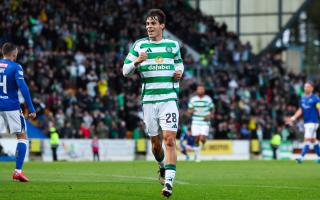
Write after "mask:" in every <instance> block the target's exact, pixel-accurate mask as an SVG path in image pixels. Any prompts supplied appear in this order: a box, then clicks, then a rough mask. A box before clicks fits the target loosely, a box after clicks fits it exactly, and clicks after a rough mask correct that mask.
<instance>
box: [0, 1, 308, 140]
mask: <svg viewBox="0 0 320 200" xmlns="http://www.w3.org/2000/svg"><path fill="white" fill-rule="evenodd" d="M164 2H165V3H164ZM183 2H184V1H183V0H179V1H167V0H155V1H144V0H114V1H102V0H95V1H92V0H83V1H78V0H69V1H62V0H55V1H37V0H33V1H23V0H13V1H9V0H5V1H4V2H3V3H1V4H0V19H1V20H0V44H3V43H4V42H6V41H12V42H14V43H16V44H17V45H19V50H20V55H19V60H18V61H19V62H20V63H21V64H22V65H23V66H24V71H25V76H26V80H27V82H28V85H29V89H30V92H31V94H32V97H34V99H33V101H34V103H35V107H36V108H37V113H38V116H39V117H38V118H37V120H36V121H34V122H33V123H34V124H35V125H36V126H38V127H40V128H41V129H42V130H44V131H46V130H48V127H49V122H53V123H54V124H55V126H56V128H57V129H58V130H59V131H58V132H59V134H60V135H61V137H65V138H91V137H93V136H94V135H97V136H98V137H99V138H140V137H145V134H144V128H143V123H142V122H141V110H140V107H141V106H140V95H139V94H140V80H139V76H138V75H134V76H133V77H130V78H124V77H123V75H122V64H123V60H124V58H125V56H126V54H127V52H128V50H129V48H130V46H131V45H132V44H133V42H134V40H136V39H138V38H141V37H143V36H144V35H145V30H144V21H143V19H144V17H143V14H144V13H146V11H147V10H148V9H149V8H152V7H159V8H162V9H163V10H164V11H165V12H166V14H167V25H168V26H167V27H168V29H169V30H170V31H172V32H173V33H174V34H176V35H177V36H178V37H180V38H181V39H183V40H184V41H185V42H186V43H187V44H189V45H191V46H193V47H194V48H195V49H197V50H199V52H201V58H200V61H199V62H195V61H194V60H193V59H192V57H191V56H190V55H188V53H187V52H186V51H185V49H183V51H182V53H183V55H182V56H183V59H184V64H185V68H186V70H185V76H184V79H183V80H182V81H181V86H180V87H181V93H180V102H179V104H180V108H181V117H180V118H181V120H180V124H181V127H183V126H187V125H190V118H189V117H188V115H187V103H188V100H189V98H190V97H191V96H192V95H193V93H194V90H195V87H196V84H197V82H198V81H201V82H203V83H204V84H205V86H206V89H207V91H208V94H209V95H210V96H212V97H213V99H214V103H215V109H216V114H215V118H214V119H213V120H212V133H214V134H212V135H211V137H214V138H219V139H234V138H239V139H248V138H252V137H259V138H261V137H263V138H265V139H268V138H270V137H271V134H272V133H274V132H281V134H282V136H283V137H285V138H288V137H289V138H290V137H294V135H292V134H291V135H290V134H289V130H288V128H286V127H285V126H283V117H284V116H286V115H288V114H292V112H293V111H294V110H295V109H296V106H297V102H298V98H299V96H300V95H301V94H302V87H303V81H304V79H305V77H304V76H303V75H294V74H291V73H288V72H287V71H286V66H284V64H283V63H282V62H281V59H280V57H279V55H278V54H267V55H264V56H263V57H261V58H259V59H255V58H254V56H253V53H252V49H251V46H250V43H242V42H241V41H240V40H239V38H238V37H237V36H236V35H235V34H234V33H232V32H228V28H227V25H226V24H219V23H217V22H215V20H214V18H213V17H210V16H205V15H203V14H201V12H200V11H196V10H193V9H191V8H190V7H189V6H187V5H186V4H184V3H183ZM199 77H201V80H199Z"/></svg>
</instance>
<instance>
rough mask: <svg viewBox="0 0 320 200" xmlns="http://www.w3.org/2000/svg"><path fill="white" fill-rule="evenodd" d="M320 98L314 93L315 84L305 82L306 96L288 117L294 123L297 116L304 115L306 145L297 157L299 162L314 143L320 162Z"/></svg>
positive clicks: (289, 121)
mask: <svg viewBox="0 0 320 200" xmlns="http://www.w3.org/2000/svg"><path fill="white" fill-rule="evenodd" d="M319 113H320V98H319V97H318V96H317V95H315V94H313V84H312V83H311V82H306V83H305V84H304V96H302V97H301V99H300V102H299V109H298V110H297V111H296V113H295V114H294V115H293V116H292V117H290V118H287V119H286V123H287V124H292V122H294V121H295V120H296V119H297V118H299V117H300V116H301V115H303V120H304V146H303V149H302V151H301V156H300V157H299V158H297V159H296V161H297V163H299V164H300V163H302V161H303V158H304V156H305V155H306V154H307V153H308V151H309V148H310V145H311V144H313V143H315V144H314V148H313V149H314V152H315V153H316V154H317V155H318V160H317V162H318V163H320V148H319V147H320V146H319V143H318V141H317V129H318V127H319Z"/></svg>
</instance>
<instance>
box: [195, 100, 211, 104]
mask: <svg viewBox="0 0 320 200" xmlns="http://www.w3.org/2000/svg"><path fill="white" fill-rule="evenodd" d="M192 102H193V104H195V103H209V101H206V100H195V101H192Z"/></svg>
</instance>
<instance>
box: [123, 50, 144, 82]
mask: <svg viewBox="0 0 320 200" xmlns="http://www.w3.org/2000/svg"><path fill="white" fill-rule="evenodd" d="M145 60H147V54H146V53H144V52H142V53H140V55H139V53H138V51H137V47H136V45H135V44H134V45H133V47H132V48H131V49H130V51H129V53H128V55H127V57H126V59H125V60H124V64H123V68H122V73H123V76H125V77H127V76H130V75H132V74H133V73H134V71H135V69H136V68H137V67H139V65H140V64H141V63H142V62H143V61H145Z"/></svg>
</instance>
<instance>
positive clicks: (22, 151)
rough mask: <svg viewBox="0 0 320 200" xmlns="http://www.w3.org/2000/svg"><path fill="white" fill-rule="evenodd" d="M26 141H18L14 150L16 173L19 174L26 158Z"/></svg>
mask: <svg viewBox="0 0 320 200" xmlns="http://www.w3.org/2000/svg"><path fill="white" fill-rule="evenodd" d="M27 143H28V140H25V139H19V140H18V144H17V149H16V171H17V172H19V173H21V170H22V166H23V162H24V158H25V156H26V151H27Z"/></svg>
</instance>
